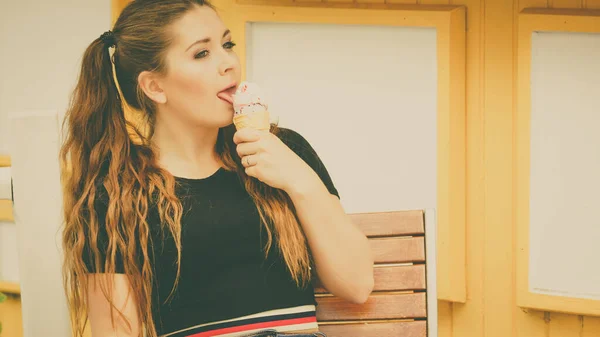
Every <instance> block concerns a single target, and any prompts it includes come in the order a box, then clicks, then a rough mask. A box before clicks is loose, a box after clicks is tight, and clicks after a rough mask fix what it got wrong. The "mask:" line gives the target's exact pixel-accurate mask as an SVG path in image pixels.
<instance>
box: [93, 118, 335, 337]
mask: <svg viewBox="0 0 600 337" xmlns="http://www.w3.org/2000/svg"><path fill="white" fill-rule="evenodd" d="M279 137H280V138H281V140H282V141H283V142H284V143H285V144H286V145H288V146H289V147H290V149H292V150H293V151H294V152H295V153H296V154H298V156H299V157H301V158H302V159H303V160H304V161H305V162H306V163H307V164H308V165H309V166H310V167H312V169H313V170H315V172H316V173H317V174H318V175H319V177H320V178H321V180H322V181H323V183H324V184H325V186H326V187H327V189H328V190H329V192H330V193H331V194H334V195H336V196H338V197H339V195H338V192H337V190H336V188H335V186H334V184H333V182H332V180H331V178H330V176H329V174H328V172H327V170H326V168H325V166H324V165H323V163H322V161H321V160H320V159H319V156H318V155H317V154H316V152H315V151H314V149H313V148H312V147H311V146H310V144H309V143H308V142H307V141H306V140H305V139H304V138H303V137H302V136H301V135H299V134H298V133H296V132H294V131H292V130H289V129H282V128H281V129H280V133H279ZM176 180H177V187H176V192H177V195H178V197H179V198H180V200H181V202H182V205H183V208H184V213H183V217H182V221H181V241H182V242H181V245H182V251H181V254H182V255H181V275H180V279H179V285H178V287H177V289H176V292H175V294H174V296H173V298H172V300H171V301H169V302H167V303H164V302H165V300H166V299H167V298H168V296H169V294H170V293H171V290H172V287H173V282H174V280H175V277H176V270H177V269H176V261H177V255H176V248H175V244H174V241H173V240H172V238H171V239H169V237H168V236H167V237H165V238H163V237H162V236H160V235H159V234H158V233H160V230H159V228H160V220H159V218H158V213H157V212H156V210H151V212H150V215H149V217H148V222H149V225H150V227H151V230H152V232H153V233H156V234H155V235H154V236H153V237H152V239H153V241H154V245H153V253H154V254H153V255H154V257H153V259H152V264H153V268H154V272H155V279H156V281H155V284H154V285H153V287H154V295H153V297H154V298H153V313H154V317H155V320H156V328H157V332H158V334H159V335H161V334H165V333H169V332H173V331H177V330H180V329H185V328H188V327H191V326H195V325H198V324H203V323H207V322H215V321H220V320H226V319H230V318H236V317H241V316H246V315H251V314H254V313H258V312H264V311H268V310H273V309H281V308H289V307H296V306H302V305H311V304H316V303H315V300H314V290H313V288H312V286H310V285H309V286H307V287H306V288H304V289H302V288H299V287H297V286H296V283H295V282H294V280H293V279H292V278H291V276H290V274H289V271H288V270H287V267H286V265H285V262H284V261H283V259H282V257H281V256H280V254H279V250H278V249H277V243H276V241H275V238H274V241H273V244H272V246H271V250H270V252H269V254H268V256H267V257H266V258H265V253H264V246H265V243H266V242H267V241H266V240H267V236H266V231H265V230H264V228H263V225H262V224H261V221H260V218H259V215H258V211H257V208H256V206H255V204H254V202H253V200H252V199H251V197H250V196H249V194H248V193H247V192H246V190H245V188H244V186H243V185H242V184H241V182H240V180H239V177H238V175H237V173H236V172H230V171H226V170H225V169H219V170H218V171H217V172H216V173H215V174H213V175H212V176H210V177H208V178H204V179H185V178H176ZM98 200H99V201H98V202H97V205H96V212H97V213H98V219H99V220H101V221H102V220H103V219H104V217H105V216H106V208H107V200H106V197H104V198H102V197H99V198H98ZM102 224H103V222H100V233H99V236H98V241H99V247H105V246H106V245H105V244H104V245H103V242H104V243H105V242H106V229H105V228H104V227H103V226H102ZM103 229H104V231H103ZM166 233H168V231H166ZM157 243H158V244H157ZM84 261H85V262H86V264H87V265H88V268H89V269H90V270H95V269H94V268H93V266H92V264H91V263H90V258H89V255H85V256H84ZM117 272H122V262H121V261H119V258H118V259H117Z"/></svg>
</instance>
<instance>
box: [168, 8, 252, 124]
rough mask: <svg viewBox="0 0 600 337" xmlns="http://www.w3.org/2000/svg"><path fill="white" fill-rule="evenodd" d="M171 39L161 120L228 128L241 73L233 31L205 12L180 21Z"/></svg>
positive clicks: (212, 13) (194, 11)
mask: <svg viewBox="0 0 600 337" xmlns="http://www.w3.org/2000/svg"><path fill="white" fill-rule="evenodd" d="M172 34H173V36H174V40H173V42H172V44H171V46H170V48H169V50H168V51H167V55H166V63H167V73H166V75H165V76H164V77H162V78H161V80H160V82H161V87H162V90H163V91H164V94H165V97H166V103H164V109H162V108H159V114H161V113H162V114H163V116H159V118H161V119H167V118H178V119H180V120H181V121H183V122H184V123H192V124H193V125H195V126H201V127H204V128H220V127H224V126H227V125H230V124H231V123H232V120H233V105H232V103H233V102H232V95H233V93H234V92H235V89H236V88H237V85H238V84H239V82H240V79H241V70H240V60H239V58H238V56H237V55H236V53H235V52H234V51H233V47H234V46H235V44H234V43H233V42H232V40H231V34H230V32H229V30H228V29H227V27H225V25H224V23H223V22H222V21H221V19H220V18H219V17H218V15H217V13H216V12H215V11H214V10H213V9H212V8H210V7H207V6H202V7H196V8H194V9H192V10H190V11H189V12H188V13H186V14H185V15H184V16H183V17H182V18H181V19H180V20H179V21H177V22H176V23H175V24H174V25H173V26H172Z"/></svg>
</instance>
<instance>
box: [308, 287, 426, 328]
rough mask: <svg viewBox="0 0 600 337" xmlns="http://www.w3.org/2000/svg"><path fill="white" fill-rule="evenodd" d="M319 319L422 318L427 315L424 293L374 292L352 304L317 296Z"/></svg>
mask: <svg viewBox="0 0 600 337" xmlns="http://www.w3.org/2000/svg"><path fill="white" fill-rule="evenodd" d="M317 303H318V304H319V305H318V306H317V319H318V320H319V321H342V320H363V319H401V318H424V317H426V316H427V311H426V306H425V293H408V294H375V295H371V297H369V299H368V300H367V302H365V303H364V304H353V303H350V302H347V301H345V300H343V299H340V298H337V297H333V296H327V297H317Z"/></svg>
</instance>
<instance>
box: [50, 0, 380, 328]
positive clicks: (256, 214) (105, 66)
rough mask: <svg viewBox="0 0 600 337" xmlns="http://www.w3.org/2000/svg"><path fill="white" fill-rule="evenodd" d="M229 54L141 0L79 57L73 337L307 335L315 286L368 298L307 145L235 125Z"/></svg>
mask: <svg viewBox="0 0 600 337" xmlns="http://www.w3.org/2000/svg"><path fill="white" fill-rule="evenodd" d="M234 46H235V44H234V42H233V41H231V34H230V32H229V30H227V29H226V27H225V26H224V24H223V22H222V21H221V20H220V18H219V17H218V15H217V13H216V12H215V11H214V9H213V8H212V7H211V6H210V5H209V4H207V3H205V2H203V1H201V0H197V1H193V0H187V1H186V0H144V1H142V0H138V1H133V2H131V3H130V4H129V5H128V6H127V7H126V8H125V9H124V11H123V12H122V14H121V15H120V17H119V18H118V20H117V22H116V24H115V26H114V29H113V30H112V31H108V32H106V33H104V34H102V36H101V37H99V38H98V39H96V40H95V41H94V42H92V44H91V45H90V46H89V47H88V48H87V50H86V51H85V54H84V57H83V64H82V70H81V75H80V78H79V82H78V84H77V87H76V89H75V92H74V95H73V99H72V103H71V106H70V109H69V111H68V115H67V118H66V120H65V122H66V123H67V126H68V135H67V139H66V141H65V143H64V146H63V148H62V150H61V161H62V164H63V172H64V177H63V180H64V186H65V187H64V188H65V190H64V206H65V222H66V224H65V229H64V237H63V245H64V252H65V261H64V262H65V263H64V276H65V288H66V291H67V295H68V298H69V303H70V306H71V312H72V313H73V317H72V324H73V328H74V331H76V332H77V334H78V336H81V335H82V333H83V329H84V328H85V322H86V321H85V318H86V317H89V318H90V322H91V331H92V336H93V337H107V336H141V335H144V334H145V335H147V336H152V337H153V336H170V337H181V336H250V335H253V336H254V335H257V336H278V334H285V335H286V336H287V335H288V334H291V335H296V336H317V335H319V334H318V325H317V323H316V318H315V301H314V291H313V287H312V285H311V281H312V280H313V279H314V277H315V276H316V275H317V274H318V277H319V280H320V282H321V283H322V284H323V285H324V287H326V288H327V289H328V290H329V291H330V292H331V293H333V294H335V295H337V296H339V297H342V298H344V299H346V300H349V301H352V302H357V303H361V302H364V301H365V300H366V299H367V297H368V295H369V294H370V292H371V290H372V287H373V276H372V273H373V271H372V263H373V261H372V257H371V255H370V252H369V246H368V242H367V240H366V238H365V236H364V235H363V234H362V233H361V232H360V231H359V230H358V229H357V228H356V227H355V226H354V225H353V224H352V223H351V222H350V220H349V218H348V217H347V216H346V215H345V214H344V211H343V209H342V207H341V205H340V202H339V199H338V198H337V191H336V189H335V187H334V186H333V183H332V181H331V179H330V177H329V175H328V174H327V171H326V169H325V167H324V166H323V164H322V163H321V161H320V160H319V157H318V156H317V154H316V153H315V152H314V151H313V149H312V148H311V147H310V145H309V144H308V142H307V141H306V140H305V139H304V138H302V137H301V136H300V135H299V134H297V133H295V132H293V131H291V130H286V129H278V128H276V127H275V126H272V129H271V132H266V131H264V132H261V131H256V130H251V129H243V130H241V131H237V132H236V130H235V127H234V126H233V125H232V118H233V107H232V93H233V92H234V90H235V88H236V87H237V85H238V83H239V81H240V63H239V59H238V57H237V56H236V54H235V52H234V51H233V47H234ZM110 48H114V55H113V57H112V59H111V57H110V54H109V49H110ZM113 63H114V72H113ZM114 75H116V79H117V81H115V77H114ZM117 83H118V85H119V88H120V89H121V93H122V96H121V95H120V93H119V91H118V89H117ZM121 97H123V98H124V100H125V102H126V103H127V104H128V105H129V106H131V107H133V108H134V109H135V110H137V111H140V112H142V113H143V115H144V116H145V117H146V118H145V121H146V123H145V125H147V130H145V131H147V132H144V133H143V132H141V131H142V130H138V131H137V134H136V135H135V137H131V136H130V134H128V130H130V129H129V128H128V126H127V122H126V120H125V116H124V108H123V104H124V102H122V101H121ZM132 139H135V140H136V141H135V142H134V141H132ZM311 267H312V268H311Z"/></svg>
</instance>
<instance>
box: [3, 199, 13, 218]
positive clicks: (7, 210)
mask: <svg viewBox="0 0 600 337" xmlns="http://www.w3.org/2000/svg"><path fill="white" fill-rule="evenodd" d="M0 221H8V222H12V221H14V214H13V203H12V201H11V200H0Z"/></svg>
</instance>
